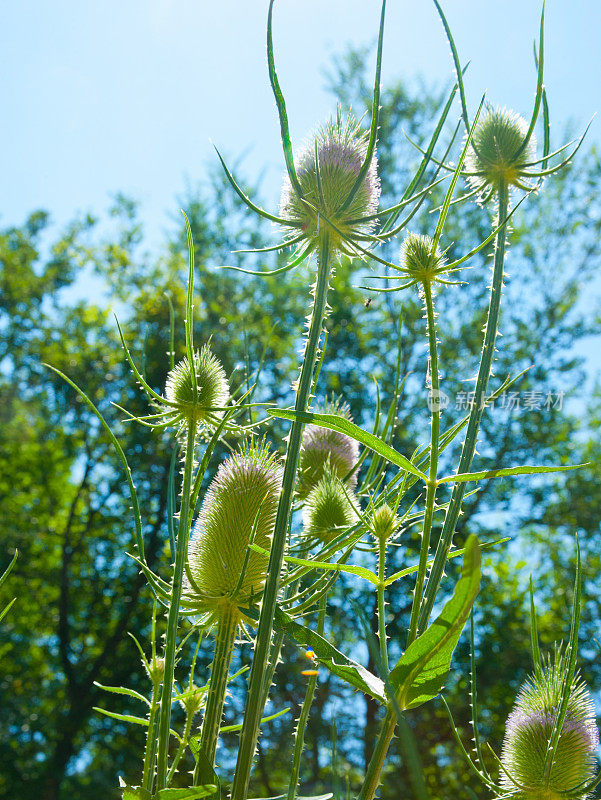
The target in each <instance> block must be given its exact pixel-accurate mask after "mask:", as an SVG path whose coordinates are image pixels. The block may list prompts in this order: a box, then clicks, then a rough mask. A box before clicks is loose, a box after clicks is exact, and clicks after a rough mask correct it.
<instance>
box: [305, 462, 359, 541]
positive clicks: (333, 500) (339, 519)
mask: <svg viewBox="0 0 601 800" xmlns="http://www.w3.org/2000/svg"><path fill="white" fill-rule="evenodd" d="M347 495H349V496H350V497H352V492H351V490H349V489H347V490H346V491H345V488H344V486H343V484H342V481H341V480H340V478H338V477H337V476H336V475H335V474H333V473H332V472H331V471H329V470H326V472H325V473H324V475H323V476H322V478H321V479H320V480H319V482H318V483H317V485H316V486H315V488H314V489H312V490H311V492H310V493H309V495H308V497H307V499H306V501H305V505H304V507H303V524H304V529H303V536H304V537H306V538H307V539H308V540H316V541H318V542H320V543H321V544H328V543H329V542H331V541H332V540H333V539H335V538H336V537H337V536H339V535H340V534H341V533H342V532H343V530H344V529H345V528H349V527H350V526H351V525H353V524H354V523H355V522H356V521H357V514H356V512H355V511H354V509H353V507H352V505H351V503H350V502H349V498H348V497H347Z"/></svg>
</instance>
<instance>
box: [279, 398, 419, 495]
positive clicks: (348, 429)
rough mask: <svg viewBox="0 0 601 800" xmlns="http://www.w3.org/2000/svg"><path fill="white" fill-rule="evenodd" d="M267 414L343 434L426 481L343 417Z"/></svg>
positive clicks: (287, 412)
mask: <svg viewBox="0 0 601 800" xmlns="http://www.w3.org/2000/svg"><path fill="white" fill-rule="evenodd" d="M267 413H268V414H270V415H271V416H272V417H279V418H280V419H290V420H295V419H298V420H300V421H301V422H310V423H312V424H313V425H319V426H320V427H321V428H329V429H330V430H332V431H338V433H344V434H346V435H347V436H350V437H351V439H354V440H355V441H356V442H359V443H360V444H362V445H364V446H365V447H369V449H370V450H373V451H374V452H375V453H378V455H381V456H383V457H384V458H385V459H386V460H387V461H390V463H391V464H396V466H397V467H401V468H402V469H404V470H406V471H407V472H410V473H411V474H412V475H415V476H416V477H418V478H421V479H422V480H424V481H427V480H428V478H427V476H426V475H425V474H424V473H423V472H422V471H421V470H419V469H418V468H417V467H416V466H415V464H412V463H411V461H409V459H408V458H406V457H405V456H404V455H402V453H399V452H398V450H395V449H394V447H391V446H390V445H389V444H386V442H383V441H382V440H381V439H378V437H377V436H374V435H373V434H372V433H368V432H367V431H364V430H363V428H360V427H359V426H358V425H355V424H353V423H352V422H349V420H348V419H346V418H345V417H339V416H338V415H337V414H314V413H313V412H311V411H293V410H291V409H280V408H268V409H267Z"/></svg>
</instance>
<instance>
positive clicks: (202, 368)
mask: <svg viewBox="0 0 601 800" xmlns="http://www.w3.org/2000/svg"><path fill="white" fill-rule="evenodd" d="M194 367H195V373H196V391H195V387H194V382H193V376H192V370H191V369H190V362H189V360H188V357H187V356H186V357H185V358H183V359H182V360H181V361H179V362H178V363H177V364H176V365H175V366H174V368H173V369H172V370H171V371H170V372H169V374H168V376H167V384H166V387H165V397H166V399H167V401H168V403H169V405H168V406H167V411H168V412H169V414H170V416H171V421H172V422H173V423H174V424H178V425H179V426H180V427H182V428H184V427H186V428H187V427H188V426H190V425H198V424H199V423H203V424H205V425H207V426H209V427H210V426H211V425H213V424H215V422H218V421H219V420H220V419H221V418H222V416H223V411H222V410H221V409H223V406H225V405H226V404H227V402H228V401H229V399H230V392H229V386H228V382H227V378H226V375H225V370H224V369H223V367H222V365H221V362H220V361H219V360H218V359H217V358H216V357H215V356H214V355H213V353H211V350H210V348H209V346H208V345H205V346H204V347H203V348H202V349H201V350H200V351H196V352H195V353H194Z"/></svg>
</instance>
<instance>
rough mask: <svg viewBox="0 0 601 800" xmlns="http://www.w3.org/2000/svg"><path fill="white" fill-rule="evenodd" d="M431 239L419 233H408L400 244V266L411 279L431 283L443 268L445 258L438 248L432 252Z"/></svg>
mask: <svg viewBox="0 0 601 800" xmlns="http://www.w3.org/2000/svg"><path fill="white" fill-rule="evenodd" d="M433 244H434V242H433V240H432V239H431V238H430V237H429V236H422V235H421V234H419V233H408V234H407V236H406V237H405V240H404V242H403V244H402V245H401V266H402V267H403V268H404V269H406V270H407V272H408V274H409V277H410V278H411V279H412V280H417V281H419V282H420V283H426V282H428V283H431V282H432V281H433V280H434V279H435V278H436V275H437V274H438V273H439V272H440V271H441V270H442V269H444V266H445V259H444V256H443V255H442V253H441V252H440V249H439V248H438V247H436V249H435V250H434V252H432V245H433Z"/></svg>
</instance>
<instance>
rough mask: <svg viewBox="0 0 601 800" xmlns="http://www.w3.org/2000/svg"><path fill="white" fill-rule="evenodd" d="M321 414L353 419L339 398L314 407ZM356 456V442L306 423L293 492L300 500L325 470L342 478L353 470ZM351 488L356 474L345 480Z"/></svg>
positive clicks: (357, 447)
mask: <svg viewBox="0 0 601 800" xmlns="http://www.w3.org/2000/svg"><path fill="white" fill-rule="evenodd" d="M315 410H316V411H318V412H319V413H322V414H337V415H339V416H343V417H345V418H346V419H348V420H349V421H350V422H352V421H353V418H352V417H351V413H350V409H349V407H348V405H347V404H346V403H342V402H340V401H339V400H328V401H326V402H325V403H323V404H322V405H318V406H317V407H316V409H315ZM358 458H359V444H358V443H357V442H356V441H355V440H354V439H351V437H350V436H347V435H346V434H344V433H339V432H338V431H332V430H329V429H328V428H321V427H319V425H307V427H306V428H305V431H304V433H303V441H302V444H301V452H300V461H299V476H298V483H297V487H296V493H297V495H298V496H299V497H300V498H301V500H304V499H305V498H306V497H307V495H308V494H309V492H310V491H311V489H313V488H314V487H315V486H316V485H317V483H318V482H319V480H320V479H321V478H322V477H323V474H324V472H325V470H326V469H329V470H330V471H331V472H332V473H333V474H334V475H336V476H337V477H338V478H340V479H341V480H343V479H344V478H345V476H346V475H348V473H349V472H350V471H351V470H352V469H353V467H354V466H355V464H356V463H357V460H358ZM345 485H346V486H348V487H350V488H351V489H354V488H355V486H356V485H357V473H356V472H353V474H352V475H350V477H349V478H348V480H347V481H346V482H345Z"/></svg>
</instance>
